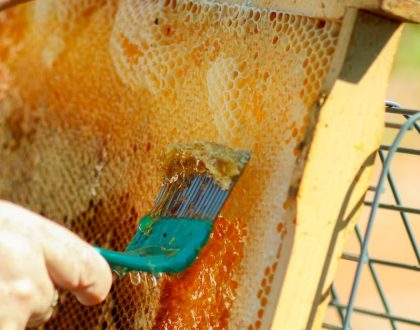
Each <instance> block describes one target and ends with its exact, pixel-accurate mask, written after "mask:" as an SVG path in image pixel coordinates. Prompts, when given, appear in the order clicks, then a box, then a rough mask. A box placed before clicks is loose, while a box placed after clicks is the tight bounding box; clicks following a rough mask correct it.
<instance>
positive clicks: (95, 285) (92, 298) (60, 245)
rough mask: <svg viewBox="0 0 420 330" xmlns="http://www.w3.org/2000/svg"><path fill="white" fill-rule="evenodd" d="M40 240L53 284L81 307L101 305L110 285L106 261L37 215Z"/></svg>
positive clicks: (82, 242)
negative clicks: (69, 292) (69, 294)
mask: <svg viewBox="0 0 420 330" xmlns="http://www.w3.org/2000/svg"><path fill="white" fill-rule="evenodd" d="M24 211H25V212H28V213H31V214H30V216H31V217H37V218H39V220H40V221H39V224H40V235H41V237H40V240H41V245H42V249H43V252H44V257H45V262H46V266H47V270H48V273H49V275H50V277H51V280H52V281H53V282H54V284H55V285H56V286H58V287H60V288H62V289H65V290H68V291H71V292H72V293H74V294H75V295H76V297H77V299H78V300H79V301H80V302H81V303H82V304H84V305H94V304H98V303H100V302H102V301H103V300H104V299H105V298H106V296H107V294H108V292H109V290H110V288H111V284H112V274H111V270H110V267H109V265H108V263H107V262H106V261H105V259H104V258H103V257H102V256H101V255H100V254H99V253H98V252H97V251H96V250H95V249H94V248H93V247H92V246H90V245H89V244H88V243H86V242H85V241H83V240H82V239H81V238H79V237H78V236H77V235H76V234H74V233H73V232H71V231H70V230H68V229H66V228H65V227H62V226H60V225H58V224H56V223H54V222H52V221H50V220H47V219H45V218H43V217H41V216H39V215H37V214H33V213H32V212H30V211H27V210H24Z"/></svg>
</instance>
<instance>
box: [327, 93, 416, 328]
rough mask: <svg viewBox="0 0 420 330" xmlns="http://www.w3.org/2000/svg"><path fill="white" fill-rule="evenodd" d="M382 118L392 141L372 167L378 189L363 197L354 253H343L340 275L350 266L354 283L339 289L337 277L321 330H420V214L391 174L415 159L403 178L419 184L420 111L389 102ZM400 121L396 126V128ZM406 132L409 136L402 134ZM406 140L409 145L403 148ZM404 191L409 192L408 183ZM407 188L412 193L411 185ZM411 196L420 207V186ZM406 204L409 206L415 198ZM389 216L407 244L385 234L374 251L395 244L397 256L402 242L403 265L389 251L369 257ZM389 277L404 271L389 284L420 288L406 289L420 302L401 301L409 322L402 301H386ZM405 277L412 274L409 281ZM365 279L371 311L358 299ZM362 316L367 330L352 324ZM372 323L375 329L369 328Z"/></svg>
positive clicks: (386, 132) (394, 235) (371, 188)
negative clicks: (400, 163) (403, 160)
mask: <svg viewBox="0 0 420 330" xmlns="http://www.w3.org/2000/svg"><path fill="white" fill-rule="evenodd" d="M386 112H387V114H386V116H387V117H386V118H387V122H386V128H387V129H386V131H385V136H384V140H387V139H388V140H390V138H391V140H393V142H392V143H390V144H387V143H385V144H382V145H381V147H380V148H379V150H378V159H377V163H376V165H377V167H378V169H379V170H378V171H377V172H378V178H377V179H376V180H374V182H376V186H371V187H370V188H369V190H370V192H369V191H368V193H367V194H366V198H365V202H364V205H365V210H364V212H365V213H366V217H365V218H366V219H365V220H364V221H360V222H359V223H358V224H357V225H356V226H355V229H354V236H353V243H354V244H353V246H354V248H353V250H356V251H355V252H354V251H348V247H346V250H345V252H344V253H343V255H342V260H341V261H340V265H339V272H340V268H341V267H344V264H350V266H346V267H347V269H350V270H351V272H350V273H351V274H354V276H353V275H348V274H349V272H348V271H347V276H353V277H352V279H350V280H347V282H346V283H344V285H343V283H341V284H340V283H337V282H339V281H338V280H339V276H338V277H337V278H336V280H335V282H334V284H333V285H332V287H331V291H330V294H331V301H330V304H329V309H328V311H327V316H326V319H325V322H324V324H323V328H324V329H345V330H347V329H356V330H359V329H362V328H363V329H400V330H401V329H420V249H419V246H418V244H417V241H416V236H417V238H418V236H419V235H420V223H419V222H420V208H418V207H417V208H416V207H409V206H407V205H406V203H404V202H403V200H404V201H406V200H407V198H404V197H406V196H403V195H402V194H401V189H400V187H399V184H398V183H399V181H398V179H397V178H396V176H395V175H394V172H396V170H397V171H398V163H396V161H395V159H396V158H397V157H398V155H404V156H403V157H416V158H410V159H409V160H406V164H410V166H411V167H413V166H414V169H412V170H411V171H410V173H406V175H410V178H411V179H413V178H417V180H420V111H416V110H409V109H403V108H401V107H400V106H399V105H398V104H397V103H394V102H391V101H387V102H386ZM388 120H390V121H388ZM399 120H400V122H398V121H399ZM401 120H402V122H401ZM392 131H393V132H392ZM407 132H409V134H406V133H407ZM395 133H396V134H395ZM407 140H410V141H408V143H403V142H406V141H407ZM406 144H407V145H408V146H406ZM413 146H414V147H413ZM394 165H397V166H394ZM391 168H392V170H391ZM411 179H410V182H409V184H410V183H413V184H414V182H415V180H414V179H413V180H412V181H411ZM405 186H407V182H406V185H405ZM411 188H413V187H412V185H411ZM385 192H387V196H388V200H389V202H388V200H387V201H384V199H385V198H384V197H385V196H384V195H385V194H384V193H385ZM413 192H414V193H413ZM411 195H415V196H417V197H418V198H417V201H415V205H420V184H419V185H418V186H417V189H416V188H415V187H414V190H413V189H411ZM415 196H414V197H415ZM412 197H413V196H412ZM410 199H411V200H412V199H413V198H410ZM387 213H393V214H392V216H393V217H394V218H393V219H391V220H389V219H388V220H386V221H387V222H388V223H391V222H390V221H393V222H395V223H396V222H398V223H399V224H401V222H402V226H401V230H400V232H399V235H400V236H401V237H402V236H405V238H404V239H402V238H401V237H400V238H397V237H396V235H397V234H398V233H397V231H396V230H392V231H391V232H389V231H388V232H387V231H384V232H385V234H386V235H382V237H380V236H378V235H379V234H378V235H376V236H378V237H377V238H379V240H377V242H379V243H377V244H376V245H377V246H380V245H382V246H381V248H382V249H383V248H384V247H386V248H385V249H383V250H387V249H388V250H389V251H392V250H390V249H392V248H393V244H395V245H396V246H394V248H395V250H401V249H402V247H401V246H400V245H404V244H402V243H400V242H403V241H404V240H405V242H406V244H405V246H406V248H407V249H409V250H411V252H409V251H405V252H403V255H404V257H403V258H402V259H404V260H403V261H401V260H399V259H401V258H398V256H397V257H395V256H394V255H393V253H389V251H388V252H387V253H388V254H387V253H385V255H383V256H382V257H377V256H376V255H375V253H374V252H372V251H371V250H372V242H371V241H372V236H375V233H376V232H375V231H379V230H380V229H378V228H379V226H378V224H379V223H380V222H381V221H384V219H385V217H387ZM415 221H417V222H415ZM395 223H393V224H392V226H394V225H395ZM381 234H383V233H381ZM416 234H417V235H416ZM407 238H408V239H407ZM410 253H411V255H410ZM407 260H408V261H407ZM348 267H350V268H348ZM351 267H353V268H351ZM393 271H394V272H395V271H397V272H400V271H404V274H405V275H404V276H402V275H401V274H402V273H401V272H400V273H399V275H398V276H394V277H393V279H392V280H393V281H394V283H399V284H402V283H404V282H402V281H405V280H406V278H407V280H406V281H408V282H409V280H408V277H410V278H411V279H413V278H414V279H415V281H417V282H416V283H418V285H413V286H410V284H409V283H407V285H408V286H409V289H410V288H411V289H412V290H413V292H412V293H413V297H415V296H417V297H418V299H417V300H416V301H412V299H405V300H409V301H405V304H406V305H407V306H409V308H408V309H410V310H411V315H410V316H405V315H404V314H407V313H405V311H404V310H403V309H401V307H398V306H397V305H398V301H401V299H400V300H398V301H397V303H396V302H395V301H394V300H393V299H392V297H391V299H390V297H389V296H390V295H389V291H388V288H389V287H390V285H388V283H386V284H387V285H384V282H385V281H383V278H388V282H390V281H389V278H390V276H384V274H385V275H386V274H387V273H388V274H389V273H390V272H393ZM407 272H409V273H410V274H409V275H408V273H407ZM338 274H339V273H338ZM364 278H367V279H368V280H369V281H370V284H371V290H370V291H371V295H372V294H374V295H376V298H375V299H376V302H373V303H372V301H375V299H373V300H372V299H371V304H370V306H368V307H365V306H363V305H369V304H367V303H366V302H364V301H363V297H362V299H359V298H358V297H359V296H360V295H361V294H362V291H363V287H365V288H367V287H368V285H361V282H363V281H365V282H366V281H367V280H364ZM351 283H352V284H351ZM350 284H351V286H350ZM343 292H344V294H343ZM343 296H345V297H347V299H343V298H342V297H343ZM396 310H397V311H396ZM362 316H363V317H365V318H370V319H371V320H370V321H369V322H370V323H369V322H368V323H369V325H365V324H366V323H365V322H358V323H357V324H356V322H355V319H356V318H358V317H359V318H360V317H362ZM375 321H376V322H378V324H375V325H374V323H373V322H375Z"/></svg>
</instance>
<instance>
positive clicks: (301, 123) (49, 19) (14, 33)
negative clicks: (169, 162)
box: [0, 0, 341, 330]
mask: <svg viewBox="0 0 420 330" xmlns="http://www.w3.org/2000/svg"><path fill="white" fill-rule="evenodd" d="M340 29H341V21H340V20H339V19H338V20H325V19H319V18H315V17H304V16H300V15H297V14H292V13H286V12H281V11H279V10H273V9H270V8H256V7H253V6H250V5H247V4H246V3H245V2H244V3H243V4H234V3H233V1H231V2H229V3H224V2H218V1H201V0H141V1H140V0H139V1H137V0H132V1H131V0H130V1H128V0H127V1H122V0H66V1H56V0H38V1H34V2H32V3H30V4H25V5H22V6H19V7H16V8H13V9H11V10H7V11H4V12H2V13H0V160H1V166H0V198H3V199H7V200H10V201H13V202H15V203H18V204H21V205H23V206H25V207H28V208H30V209H32V210H33V211H35V212H38V213H41V214H43V215H45V216H47V217H49V218H52V219H54V220H56V221H57V222H59V223H60V224H62V225H65V226H67V227H68V228H70V229H71V230H72V231H74V232H75V233H77V234H78V235H80V236H81V237H82V238H83V239H85V240H86V241H88V242H90V243H92V244H95V245H99V246H102V247H104V248H110V249H114V250H123V249H124V248H125V247H126V246H127V244H128V243H129V241H130V240H131V238H132V237H133V234H134V233H135V232H136V230H137V226H138V220H139V218H140V217H141V216H143V215H144V214H145V213H147V212H148V211H149V210H151V209H152V207H153V202H154V200H155V198H156V197H157V196H158V194H159V190H160V187H161V182H162V177H161V175H160V173H159V170H158V169H157V166H156V164H158V162H159V158H160V156H161V155H162V154H163V153H164V151H165V150H166V148H167V146H169V145H171V144H176V143H181V144H182V143H184V142H185V141H193V140H200V141H212V142H214V143H217V144H222V145H227V146H229V147H232V148H240V149H246V150H251V151H252V160H251V162H250V163H249V165H248V166H247V168H246V171H245V172H244V173H243V175H242V176H241V178H240V180H239V181H238V183H237V185H236V187H235V189H234V190H233V192H232V194H231V196H230V198H229V199H228V201H227V203H226V205H225V206H224V208H223V210H222V214H223V216H224V220H217V221H216V224H218V225H217V226H216V229H217V231H215V234H214V238H213V240H212V241H211V242H210V243H209V245H208V246H207V247H206V248H205V250H203V251H201V252H202V253H201V254H200V256H199V258H198V260H197V261H196V264H194V265H193V266H192V268H191V269H190V270H187V272H186V273H185V274H181V275H179V277H176V278H171V279H168V278H166V277H163V278H162V279H160V280H157V281H156V287H152V286H150V285H148V284H147V283H146V281H142V282H141V283H139V284H138V285H137V286H134V285H133V284H132V283H131V282H130V279H129V276H124V277H123V278H120V279H118V280H117V281H115V282H114V284H113V288H112V291H111V293H110V294H109V296H108V297H107V299H106V301H105V302H104V303H103V304H102V305H100V306H96V307H90V308H86V307H84V306H81V305H80V304H79V303H78V302H77V301H76V299H74V298H73V297H72V296H71V295H69V294H67V293H62V295H61V300H60V304H59V307H58V312H57V314H56V315H55V316H54V318H53V319H52V320H51V321H50V322H49V323H47V324H46V328H47V329H57V328H62V329H94V328H103V329H108V328H109V329H115V328H117V329H124V330H126V329H127V330H130V329H152V328H153V327H156V328H159V327H161V328H164V326H167V327H168V328H171V326H170V322H172V324H178V325H179V328H181V329H188V328H191V327H194V325H195V324H196V323H191V324H187V323H185V324H184V323H183V324H180V323H179V322H178V321H177V319H176V317H175V316H176V315H178V316H180V317H182V319H183V320H184V321H185V322H193V315H192V314H191V312H190V313H189V312H188V311H186V310H184V309H182V303H180V302H179V306H177V303H176V300H178V299H179V301H182V302H183V303H184V304H185V305H186V306H188V307H189V308H190V310H191V311H194V313H196V315H197V322H199V324H200V326H202V327H203V328H205V329H207V328H206V326H205V324H206V323H205V322H207V321H208V322H209V324H212V325H214V327H215V328H216V327H219V328H227V327H230V328H231V329H247V328H249V326H251V328H252V329H257V328H259V327H264V323H263V318H265V317H267V315H269V313H268V312H264V313H262V314H261V313H259V310H260V309H263V310H264V309H265V308H264V306H263V304H267V305H266V306H268V305H270V302H273V301H276V297H275V294H276V292H275V290H274V289H271V282H272V280H273V277H272V275H273V273H274V270H273V272H271V273H269V274H268V275H266V269H267V267H270V268H271V269H274V268H275V267H274V265H276V262H278V260H279V257H280V251H281V248H282V242H283V238H284V236H285V235H287V231H286V226H285V225H284V224H285V221H286V220H285V219H286V218H287V214H288V212H291V209H292V208H293V203H290V202H288V192H289V191H291V190H290V188H291V184H292V177H293V175H294V173H293V171H294V169H295V167H296V163H298V162H299V157H301V150H302V149H303V147H304V144H305V141H306V139H305V137H306V136H307V134H308V126H309V125H310V123H311V122H313V119H314V116H315V114H314V113H313V112H312V106H313V104H315V102H316V101H317V98H318V96H319V93H320V90H321V86H322V85H323V82H324V79H325V77H326V74H327V72H328V71H329V68H330V63H331V61H332V58H333V55H334V51H335V47H336V43H337V40H338V33H339V31H340ZM237 219H240V220H237ZM245 227H246V228H247V239H246V242H242V240H241V237H243V236H242V234H241V233H242V230H243V229H244V228H245ZM224 230H226V232H224ZM216 232H218V233H220V232H223V233H225V234H223V235H222V236H221V235H219V236H217V235H216ZM216 237H218V239H216ZM225 244H227V245H225ZM229 244H230V245H229ZM228 246H236V247H237V248H232V249H228V248H227V247H228ZM240 249H242V252H239V251H240ZM213 250H214V251H213ZM222 251H223V253H222ZM231 251H236V252H235V253H238V255H236V254H232V253H233V252H232V253H231ZM216 256H217V257H216ZM222 260H223V263H222V262H221V261H222ZM230 262H232V263H233V264H232V265H231V264H230ZM213 263H214V266H213V265H212V264H213ZM215 265H217V267H216V266H215ZM223 266H226V267H227V269H226V272H225V273H226V274H225V273H223V272H222V270H224V268H223ZM280 268H281V265H280V264H279V265H278V267H277V271H278V270H279V269H280ZM196 277H197V278H198V279H200V280H201V281H203V283H204V284H205V285H203V286H200V285H199V284H200V283H199V282H196V280H195V278H196ZM263 280H264V281H263ZM175 283H178V284H180V287H179V289H177V285H175ZM182 283H184V284H182ZM262 284H264V286H262ZM219 286H222V287H224V288H225V289H226V294H223V293H222V292H221V291H220V290H219V289H218V288H219ZM171 295H173V298H171ZM175 297H177V298H176V299H175ZM235 297H236V298H235ZM206 299H210V302H211V304H210V305H209V308H208V309H207V308H205V309H204V311H199V312H198V311H197V309H196V307H195V306H197V305H195V304H196V302H197V301H200V302H201V303H203V304H204V302H205V301H206ZM207 310H208V311H207ZM206 313H207V314H209V315H211V316H212V317H211V318H210V317H209V316H207V315H206ZM261 315H262V319H261V318H260V316H261ZM218 320H219V321H218Z"/></svg>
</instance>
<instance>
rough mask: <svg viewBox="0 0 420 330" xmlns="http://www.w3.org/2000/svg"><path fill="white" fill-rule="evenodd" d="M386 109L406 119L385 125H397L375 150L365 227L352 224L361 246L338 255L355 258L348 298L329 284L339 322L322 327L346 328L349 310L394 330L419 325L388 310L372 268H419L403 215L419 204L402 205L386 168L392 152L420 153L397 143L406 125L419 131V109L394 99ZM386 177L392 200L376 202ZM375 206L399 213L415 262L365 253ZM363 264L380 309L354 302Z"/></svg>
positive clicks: (416, 211) (414, 243) (418, 211)
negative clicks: (377, 170) (376, 168)
mask: <svg viewBox="0 0 420 330" xmlns="http://www.w3.org/2000/svg"><path fill="white" fill-rule="evenodd" d="M386 110H387V112H388V113H393V114H399V115H402V116H403V117H404V118H405V119H406V122H405V123H404V124H402V125H388V127H391V126H392V127H393V128H397V127H398V128H400V129H399V132H398V134H397V136H396V138H395V140H394V142H393V143H392V144H391V145H382V146H381V147H380V149H379V150H378V154H379V158H380V161H381V163H382V172H381V175H380V177H379V181H378V184H377V186H376V189H375V195H374V198H373V201H365V203H364V204H365V205H366V206H370V207H371V210H370V215H369V218H368V223H367V227H366V230H365V233H364V235H362V233H361V230H360V227H359V225H356V226H355V233H356V236H357V239H358V241H359V244H360V247H361V250H360V255H357V254H354V253H348V252H345V253H344V254H343V256H342V258H343V259H344V260H349V261H354V262H357V268H356V272H355V276H354V280H353V284H352V289H351V293H350V297H349V299H348V302H347V304H343V303H342V302H341V300H340V298H339V296H338V293H337V290H336V287H335V285H332V288H331V297H332V300H331V302H330V306H332V307H333V308H335V309H336V311H337V313H338V315H339V318H340V320H341V325H333V324H329V323H324V324H323V327H324V328H325V329H344V330H349V329H350V326H351V324H350V322H351V318H352V315H353V313H360V314H365V315H370V316H374V317H377V318H381V319H385V320H388V321H389V324H390V326H391V328H392V329H394V330H397V329H398V327H397V322H401V323H405V324H412V325H419V326H420V319H419V320H414V319H410V318H406V317H401V316H398V315H394V314H393V313H392V311H391V308H390V306H389V303H388V300H387V297H386V293H385V290H384V288H383V287H382V284H381V282H380V279H379V276H378V274H377V272H376V265H383V266H387V267H394V268H399V269H406V270H411V271H415V272H420V250H419V247H418V244H417V241H416V238H415V235H414V233H413V230H412V228H411V224H410V222H409V219H408V217H407V214H420V208H413V207H406V206H404V205H403V203H402V200H401V196H400V194H399V191H398V188H397V185H396V182H395V180H394V177H393V175H392V173H391V171H390V165H391V162H392V159H393V157H394V155H395V154H396V153H405V154H409V155H417V156H419V155H420V150H418V149H413V148H402V147H399V145H400V143H401V141H402V139H403V137H404V135H405V133H406V132H407V131H408V130H410V129H411V130H412V129H413V128H414V129H415V130H416V131H417V132H418V133H419V134H420V125H419V124H418V123H417V121H420V111H417V110H410V109H402V108H401V107H400V105H399V104H397V103H395V102H391V101H387V102H386ZM386 181H387V182H388V184H389V186H390V187H391V192H392V196H393V198H394V202H395V204H387V203H380V199H381V193H382V192H383V191H384V184H385V182H386ZM379 208H383V209H387V210H393V211H396V212H399V213H400V217H401V220H402V222H403V224H404V228H405V231H406V233H407V236H408V238H409V241H410V245H411V247H412V249H413V252H414V255H415V257H416V261H417V263H416V264H406V263H400V262H395V261H391V260H384V259H378V258H372V257H370V256H369V253H368V246H369V239H370V237H371V234H372V230H373V224H374V221H375V218H376V214H377V211H378V209H379ZM364 265H367V266H368V269H369V271H370V274H371V275H372V279H373V281H374V284H375V287H376V290H377V292H378V295H379V297H380V299H381V302H382V305H383V308H384V311H385V312H384V313H380V312H377V311H373V310H369V309H366V308H359V307H356V306H355V299H356V295H357V292H358V289H359V283H360V279H361V275H362V271H363V266H364ZM419 276H420V273H419Z"/></svg>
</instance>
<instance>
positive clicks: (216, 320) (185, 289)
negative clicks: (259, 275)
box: [154, 217, 246, 330]
mask: <svg viewBox="0 0 420 330" xmlns="http://www.w3.org/2000/svg"><path fill="white" fill-rule="evenodd" d="M245 233H246V231H245V227H244V224H243V222H242V221H241V220H238V219H233V220H228V219H225V218H223V217H219V218H217V220H216V221H215V223H214V230H213V233H212V234H211V237H210V241H209V242H208V243H207V245H206V246H205V247H204V248H203V250H202V251H201V252H200V255H199V258H198V259H197V260H196V262H195V263H194V264H193V265H192V266H190V267H189V268H188V269H187V270H186V271H184V272H183V273H182V274H180V275H174V276H170V277H166V278H165V280H164V283H163V284H162V296H161V299H160V303H161V307H160V308H159V310H158V314H157V322H156V325H155V327H154V329H185V327H186V325H187V324H188V326H189V327H191V328H195V329H211V328H212V329H215V330H216V329H226V328H227V325H228V321H229V314H230V308H231V306H232V304H233V302H234V300H235V297H236V290H237V287H238V282H237V278H236V272H237V270H238V268H239V266H240V262H241V260H242V258H243V248H244V242H245Z"/></svg>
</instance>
